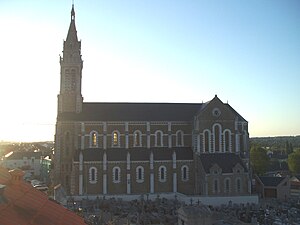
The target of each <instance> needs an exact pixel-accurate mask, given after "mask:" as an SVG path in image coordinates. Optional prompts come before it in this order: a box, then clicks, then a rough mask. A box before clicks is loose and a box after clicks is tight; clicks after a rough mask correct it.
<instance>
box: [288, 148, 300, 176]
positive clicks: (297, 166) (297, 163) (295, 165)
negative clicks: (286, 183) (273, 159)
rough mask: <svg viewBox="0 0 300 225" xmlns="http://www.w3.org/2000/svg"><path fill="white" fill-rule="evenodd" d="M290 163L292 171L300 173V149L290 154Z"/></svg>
mask: <svg viewBox="0 0 300 225" xmlns="http://www.w3.org/2000/svg"><path fill="white" fill-rule="evenodd" d="M288 165H289V169H290V171H291V172H292V173H294V174H297V173H300V151H296V152H293V153H291V154H289V157H288Z"/></svg>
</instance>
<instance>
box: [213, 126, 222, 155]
mask: <svg viewBox="0 0 300 225" xmlns="http://www.w3.org/2000/svg"><path fill="white" fill-rule="evenodd" d="M221 129H222V128H221V125H220V124H214V125H213V134H214V150H215V152H220V151H221Z"/></svg>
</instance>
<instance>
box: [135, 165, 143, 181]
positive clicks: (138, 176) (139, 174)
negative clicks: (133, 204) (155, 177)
mask: <svg viewBox="0 0 300 225" xmlns="http://www.w3.org/2000/svg"><path fill="white" fill-rule="evenodd" d="M136 182H137V183H143V182H144V167H142V166H138V167H137V168H136Z"/></svg>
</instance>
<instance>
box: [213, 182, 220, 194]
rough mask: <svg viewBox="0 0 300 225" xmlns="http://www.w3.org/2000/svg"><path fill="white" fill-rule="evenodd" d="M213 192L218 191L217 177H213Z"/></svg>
mask: <svg viewBox="0 0 300 225" xmlns="http://www.w3.org/2000/svg"><path fill="white" fill-rule="evenodd" d="M213 192H214V193H218V192H219V180H218V179H214V184H213Z"/></svg>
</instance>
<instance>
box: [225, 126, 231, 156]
mask: <svg viewBox="0 0 300 225" xmlns="http://www.w3.org/2000/svg"><path fill="white" fill-rule="evenodd" d="M230 146H231V132H230V130H226V131H225V132H224V151H225V152H230Z"/></svg>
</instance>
